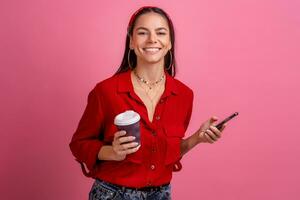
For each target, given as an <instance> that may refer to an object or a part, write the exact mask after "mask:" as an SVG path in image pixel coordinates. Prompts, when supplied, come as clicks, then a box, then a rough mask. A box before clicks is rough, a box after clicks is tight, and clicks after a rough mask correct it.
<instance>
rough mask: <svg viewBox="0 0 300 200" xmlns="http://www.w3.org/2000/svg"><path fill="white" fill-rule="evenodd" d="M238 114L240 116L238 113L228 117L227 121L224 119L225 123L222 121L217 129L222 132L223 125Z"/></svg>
mask: <svg viewBox="0 0 300 200" xmlns="http://www.w3.org/2000/svg"><path fill="white" fill-rule="evenodd" d="M238 114H239V113H238V112H235V113H233V114H232V115H230V116H229V117H227V118H226V119H224V120H223V121H221V122H220V123H218V124H217V125H216V128H217V129H219V130H220V129H221V128H222V126H223V124H225V123H226V122H228V121H229V120H231V119H232V118H234V117H235V116H237V115H238Z"/></svg>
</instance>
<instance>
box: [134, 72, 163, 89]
mask: <svg viewBox="0 0 300 200" xmlns="http://www.w3.org/2000/svg"><path fill="white" fill-rule="evenodd" d="M133 73H134V75H135V76H136V77H137V78H138V79H139V80H140V81H141V82H143V83H145V84H146V85H147V86H148V87H149V89H150V90H151V89H152V88H153V87H152V86H151V85H153V86H154V85H157V84H158V83H160V82H161V81H162V80H164V78H165V74H163V75H162V76H161V78H160V79H159V80H157V81H154V82H153V83H150V82H149V81H146V80H145V79H144V78H142V77H140V76H139V75H138V74H137V72H136V70H133Z"/></svg>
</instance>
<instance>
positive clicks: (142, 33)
mask: <svg viewBox="0 0 300 200" xmlns="http://www.w3.org/2000/svg"><path fill="white" fill-rule="evenodd" d="M146 34H147V33H146V32H138V35H146Z"/></svg>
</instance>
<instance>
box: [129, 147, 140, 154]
mask: <svg viewBox="0 0 300 200" xmlns="http://www.w3.org/2000/svg"><path fill="white" fill-rule="evenodd" d="M140 147H141V145H138V146H137V147H134V148H131V149H127V150H126V154H131V153H134V152H136V151H137V150H139V148H140Z"/></svg>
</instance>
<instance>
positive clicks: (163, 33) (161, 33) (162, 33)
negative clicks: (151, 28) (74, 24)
mask: <svg viewBox="0 0 300 200" xmlns="http://www.w3.org/2000/svg"><path fill="white" fill-rule="evenodd" d="M157 34H158V35H166V33H165V32H158V33H157Z"/></svg>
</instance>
